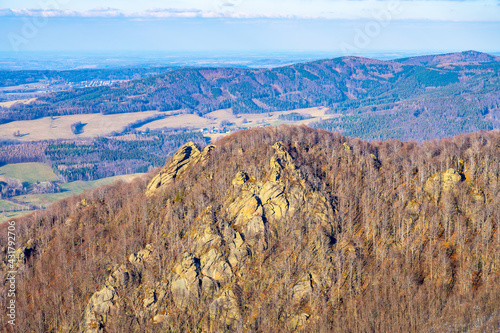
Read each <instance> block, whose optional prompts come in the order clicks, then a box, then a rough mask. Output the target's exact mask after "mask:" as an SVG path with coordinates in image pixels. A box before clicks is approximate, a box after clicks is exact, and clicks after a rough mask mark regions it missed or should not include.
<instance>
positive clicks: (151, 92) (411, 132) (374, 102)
mask: <svg viewBox="0 0 500 333" xmlns="http://www.w3.org/2000/svg"><path fill="white" fill-rule="evenodd" d="M499 72H500V57H496V56H492V55H488V54H484V53H480V52H475V51H466V52H461V53H451V54H443V55H429V56H418V57H412V58H405V59H398V60H393V61H381V60H374V59H367V58H360V57H342V58H335V59H328V60H319V61H313V62H308V63H302V64H294V65H290V66H285V67H278V68H272V69H243V68H183V69H178V70H173V71H169V72H166V73H164V74H160V75H157V76H151V77H147V78H143V79H139V80H133V81H128V82H124V83H121V84H117V85H114V86H101V87H91V88H84V89H74V90H68V91H64V92H57V93H52V94H48V95H45V96H43V97H41V98H38V100H37V101H36V102H34V103H32V104H28V105H23V104H17V105H15V106H13V107H11V108H8V109H7V108H4V109H0V123H1V122H3V123H5V122H9V121H13V120H21V119H35V118H39V117H43V116H49V115H51V116H55V115H66V114H75V113H97V112H101V113H105V114H109V113H124V112H138V111H146V110H160V111H167V110H175V109H183V110H184V111H185V112H186V113H197V114H199V115H203V114H205V113H208V112H211V111H213V110H217V109H225V108H232V110H233V112H234V113H263V112H269V111H277V110H291V109H299V108H308V107H315V106H325V107H329V108H330V110H331V113H335V114H341V116H340V117H339V118H336V119H334V120H328V121H322V122H319V123H317V124H316V125H315V126H316V127H321V128H326V129H329V130H334V131H340V132H342V133H344V134H345V135H350V136H359V137H362V138H365V139H385V138H398V139H417V140H422V139H430V138H434V137H443V136H450V135H455V134H459V133H464V132H471V131H477V130H481V129H496V128H500V111H499V105H500V80H499V74H498V73H499Z"/></svg>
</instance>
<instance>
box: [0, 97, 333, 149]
mask: <svg viewBox="0 0 500 333" xmlns="http://www.w3.org/2000/svg"><path fill="white" fill-rule="evenodd" d="M5 103H11V102H5ZM327 110H328V108H324V107H314V108H308V109H298V110H290V111H276V112H268V113H248V114H238V115H235V114H233V113H232V111H231V109H224V110H217V111H213V112H210V113H208V114H206V115H204V116H203V117H200V116H198V115H196V114H179V111H168V112H158V111H145V112H133V113H120V114H111V115H102V114H100V113H97V114H80V115H70V116H58V117H45V118H41V119H35V120H23V121H14V122H11V123H7V124H2V125H0V140H18V141H38V140H52V139H76V138H88V137H98V136H106V135H108V134H110V133H112V132H118V131H121V130H123V128H124V127H125V126H127V125H129V124H131V123H134V122H136V121H139V120H143V119H146V118H149V117H152V116H156V115H167V117H166V118H163V119H160V120H156V121H152V122H150V123H147V124H144V125H143V126H141V127H139V128H138V130H140V131H145V130H146V129H148V128H149V129H152V130H154V129H160V128H186V129H191V130H195V131H196V130H202V129H203V128H208V129H212V128H220V127H221V126H222V124H223V122H226V123H227V122H229V123H231V126H229V127H230V128H231V129H233V130H234V129H238V128H243V127H258V126H268V125H274V126H276V125H280V124H284V123H290V124H291V123H294V124H309V123H311V122H315V121H319V120H324V119H330V118H334V117H336V115H334V114H326V111H327ZM291 113H302V114H307V115H309V116H311V118H310V119H306V120H301V121H286V120H282V119H279V116H280V115H286V114H291ZM77 122H82V123H83V124H86V125H85V126H84V127H83V132H82V133H81V134H78V135H75V134H73V132H72V131H71V125H72V124H74V123H77ZM17 131H19V134H20V135H19V136H14V133H15V132H17ZM218 137H220V135H218Z"/></svg>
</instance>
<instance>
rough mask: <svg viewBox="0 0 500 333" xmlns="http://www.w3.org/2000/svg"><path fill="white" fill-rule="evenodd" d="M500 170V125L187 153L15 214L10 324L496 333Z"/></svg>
mask: <svg viewBox="0 0 500 333" xmlns="http://www.w3.org/2000/svg"><path fill="white" fill-rule="evenodd" d="M310 75H313V74H310ZM440 75H441V74H440ZM311 79H313V78H311ZM499 177H500V133H499V132H498V131H489V132H478V133H471V134H464V135H460V136H456V137H453V138H446V139H441V140H432V141H424V142H422V143H416V142H401V141H397V140H388V141H372V142H366V141H362V140H360V139H354V138H346V137H344V136H342V135H340V134H336V133H331V132H327V131H325V130H320V129H311V128H308V127H294V126H290V127H288V126H282V127H279V128H272V127H269V128H264V129H255V130H245V131H241V132H237V133H235V134H232V135H230V136H228V137H226V138H224V139H222V140H220V141H218V142H216V143H215V145H214V146H207V147H205V148H203V147H199V146H196V145H195V144H192V143H191V144H187V145H185V146H183V147H182V148H181V149H180V150H179V151H178V152H177V153H176V154H175V155H174V156H173V157H172V158H170V159H169V160H168V161H167V163H166V166H165V168H163V169H162V170H155V171H152V172H150V173H149V174H148V175H147V176H144V177H142V178H140V179H136V180H135V181H134V182H132V183H130V184H125V183H116V184H114V185H111V186H106V187H101V188H99V189H97V190H94V191H92V192H89V193H85V194H82V195H80V196H78V197H72V198H69V199H66V200H63V201H61V202H58V203H57V204H55V205H53V206H51V207H50V208H49V209H47V210H46V211H44V212H39V213H37V214H34V215H31V216H28V217H25V218H22V219H19V220H18V221H17V225H18V229H19V230H18V238H19V239H18V241H19V242H18V244H19V246H20V247H19V249H18V251H17V252H16V265H17V270H18V278H17V281H18V282H17V283H18V285H17V289H18V297H17V299H18V304H17V305H18V308H19V309H20V310H19V312H18V319H17V320H18V322H17V326H16V331H25V332H50V331H86V332H121V331H129V332H130V331H137V332H146V331H148V332H164V331H181V332H195V331H214V332H216V331H225V330H226V331H258V332H276V331H294V330H297V331H311V332H328V331H338V332H344V331H345V332H360V331H369V332H373V331H378V332H408V331H438V332H441V331H473V330H477V331H494V330H498V328H499V325H500V298H499V297H500V275H499V274H500V272H499V267H500V233H499V221H500V218H499V217H500V216H499V214H500V211H499V209H498V207H500V193H499V190H500V187H499V180H500V179H499ZM0 228H1V229H2V230H4V229H5V228H6V225H1V226H0ZM2 232H3V233H4V231H2ZM5 233H6V232H5ZM0 242H1V243H0V245H1V251H2V252H3V253H4V256H3V258H6V256H5V253H6V251H7V250H6V244H5V238H1V240H0ZM5 264H6V263H5V262H3V263H2V265H3V268H4V269H3V271H5ZM1 288H2V290H1V292H2V293H4V292H5V291H4V290H3V289H5V288H6V287H5V286H3V285H2V287H1ZM0 305H1V306H2V307H3V308H6V306H7V305H6V298H2V299H1V300H0ZM6 320H7V319H6V317H5V316H1V317H0V326H1V327H2V330H3V331H6V332H9V331H12V328H11V327H9V326H8V325H7V323H6Z"/></svg>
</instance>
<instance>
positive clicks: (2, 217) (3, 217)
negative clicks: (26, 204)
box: [0, 210, 34, 223]
mask: <svg viewBox="0 0 500 333" xmlns="http://www.w3.org/2000/svg"><path fill="white" fill-rule="evenodd" d="M33 212H34V211H33V210H26V211H21V212H6V213H3V212H0V223H4V222H7V221H10V220H13V219H17V218H18V217H21V216H24V215H28V214H30V213H33Z"/></svg>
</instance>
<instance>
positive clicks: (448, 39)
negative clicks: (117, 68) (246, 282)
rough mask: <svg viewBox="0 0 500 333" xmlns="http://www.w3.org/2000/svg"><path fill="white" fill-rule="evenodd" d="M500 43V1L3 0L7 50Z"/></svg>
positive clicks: (360, 49) (0, 16)
mask: <svg viewBox="0 0 500 333" xmlns="http://www.w3.org/2000/svg"><path fill="white" fill-rule="evenodd" d="M464 50H477V51H483V52H498V51H500V0H440V1H435V0H418V1H417V0H182V1H178V0H172V1H168V0H167V1H165V0H164V1H159V0H142V1H137V0H134V1H132V0H104V1H103V0H99V1H97V0H86V1H82V0H0V51H7V52H23V51H49V52H54V51H77V52H81V51H88V52H92V51H161V52H182V51H189V52H206V53H210V52H224V51H227V52H229V51H236V52H332V53H335V54H344V55H347V54H363V53H373V52H391V51H394V52H409V53H411V52H418V53H423V52H425V51H429V52H436V51H443V52H446V51H450V52H454V51H464Z"/></svg>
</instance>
